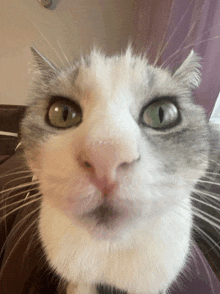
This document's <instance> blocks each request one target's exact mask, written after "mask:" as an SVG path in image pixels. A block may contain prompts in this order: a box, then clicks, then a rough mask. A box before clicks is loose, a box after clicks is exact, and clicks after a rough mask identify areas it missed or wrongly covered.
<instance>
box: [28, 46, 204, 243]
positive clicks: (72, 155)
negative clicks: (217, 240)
mask: <svg viewBox="0 0 220 294" xmlns="http://www.w3.org/2000/svg"><path fill="white" fill-rule="evenodd" d="M34 54H35V56H36V59H37V62H38V67H39V69H40V72H39V73H38V77H37V78H36V80H35V85H34V87H33V89H32V95H33V100H32V103H31V104H30V106H29V108H28V111H27V115H26V117H25V119H24V121H23V123H22V144H23V145H24V148H25V154H26V158H27V161H28V164H29V166H30V167H31V169H32V170H33V172H34V174H35V176H36V177H37V178H38V179H39V181H40V191H41V192H42V194H43V198H44V201H46V202H48V203H50V205H51V206H53V207H56V208H57V209H59V210H60V211H61V212H62V213H63V214H64V215H65V216H66V217H68V218H69V219H71V221H72V222H73V223H74V224H75V225H77V226H79V227H81V228H83V229H84V230H86V231H87V232H89V234H91V235H92V236H93V237H95V238H101V239H115V238H118V237H120V236H121V235H122V234H123V233H125V232H127V231H130V230H135V229H136V228H137V227H138V226H141V225H146V224H148V225H150V223H151V222H153V221H155V220H156V219H157V218H159V217H161V215H164V214H166V213H167V212H168V211H169V210H171V209H175V207H178V206H181V205H183V203H184V201H185V200H186V199H188V198H189V195H190V193H191V191H192V188H193V186H194V184H195V183H196V181H197V180H198V179H199V178H200V177H201V176H202V175H203V173H204V171H205V169H206V168H207V164H208V153H209V145H208V126H207V121H206V117H205V114H204V111H203V110H202V108H201V107H200V106H197V105H195V104H194V103H193V100H192V98H191V92H192V89H193V88H195V87H197V86H198V84H199V71H198V68H199V63H198V58H197V56H196V55H195V54H194V53H193V52H191V54H190V55H189V56H188V58H187V59H186V60H185V61H184V63H183V64H182V65H181V67H180V68H179V69H178V70H177V71H176V72H175V73H171V72H169V71H168V70H165V69H160V68H155V67H153V66H151V65H149V64H148V63H147V60H146V59H145V58H141V57H138V56H133V55H132V52H131V49H130V48H129V49H128V50H127V52H126V53H125V54H124V55H121V56H113V57H106V56H104V55H103V54H102V53H100V52H99V51H97V50H94V51H93V52H92V53H91V55H90V56H89V57H88V59H87V60H83V59H82V60H81V61H80V62H79V63H78V64H75V65H73V66H69V67H67V68H65V69H57V68H56V67H55V66H54V65H52V64H50V63H49V62H48V61H46V60H44V58H43V57H42V56H40V55H39V53H38V52H36V51H35V52H34ZM189 209H190V207H186V210H189Z"/></svg>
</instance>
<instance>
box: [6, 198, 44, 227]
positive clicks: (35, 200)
mask: <svg viewBox="0 0 220 294" xmlns="http://www.w3.org/2000/svg"><path fill="white" fill-rule="evenodd" d="M40 195H41V193H37V194H35V196H36V197H37V196H40ZM41 198H42V195H41V197H38V198H37V199H34V200H31V201H29V202H27V203H25V204H23V205H21V206H19V207H17V208H15V209H13V210H12V211H10V212H9V213H7V214H5V215H4V216H3V217H1V218H0V222H1V221H3V220H4V219H6V218H7V217H8V216H9V215H11V214H12V213H14V212H15V211H17V210H19V209H21V208H23V207H25V206H27V205H29V204H31V203H34V202H37V201H39V200H40V199H41Z"/></svg>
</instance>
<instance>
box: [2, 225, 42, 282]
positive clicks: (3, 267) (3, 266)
mask: <svg viewBox="0 0 220 294" xmlns="http://www.w3.org/2000/svg"><path fill="white" fill-rule="evenodd" d="M37 222H38V219H36V220H34V221H33V222H32V224H30V225H29V226H28V228H27V229H26V230H25V231H24V233H23V234H22V235H21V237H20V238H19V239H18V240H17V242H16V243H15V245H14V246H13V248H12V250H11V252H10V253H9V255H8V257H7V259H6V261H5V263H4V264H3V265H2V268H1V271H0V278H1V276H2V273H3V271H4V269H5V267H6V264H7V263H8V261H9V259H10V257H11V255H12V253H13V251H14V249H15V248H16V246H17V245H18V243H19V242H20V241H21V239H22V238H23V237H24V236H25V234H26V233H27V232H28V231H29V230H30V228H31V227H33V225H35V224H36V223H37Z"/></svg>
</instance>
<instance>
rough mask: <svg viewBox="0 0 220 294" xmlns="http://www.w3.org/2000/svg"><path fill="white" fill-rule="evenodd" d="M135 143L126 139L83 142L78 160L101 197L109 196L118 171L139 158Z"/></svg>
mask: <svg viewBox="0 0 220 294" xmlns="http://www.w3.org/2000/svg"><path fill="white" fill-rule="evenodd" d="M135 145H136V144H134V142H131V141H130V140H126V139H124V140H121V139H120V140H117V141H116V140H114V141H113V140H108V139H106V140H105V141H103V140H102V142H101V143H100V142H99V141H95V142H94V141H93V142H90V143H86V142H84V146H82V147H83V148H82V150H83V151H81V153H80V155H79V157H78V161H79V163H80V165H81V167H82V168H83V169H84V170H85V171H86V172H87V173H88V175H89V176H90V179H91V182H92V183H93V184H94V185H95V186H96V187H97V189H98V190H100V191H101V192H102V195H103V197H106V196H110V195H111V193H112V192H113V190H114V189H115V188H116V186H117V182H118V181H117V173H118V171H119V170H120V169H123V170H124V171H125V170H126V169H127V168H128V167H129V166H130V165H131V164H133V163H134V162H135V161H136V160H137V159H138V158H139V154H138V151H137V148H136V146H135Z"/></svg>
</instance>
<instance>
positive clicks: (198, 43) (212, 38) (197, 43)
mask: <svg viewBox="0 0 220 294" xmlns="http://www.w3.org/2000/svg"><path fill="white" fill-rule="evenodd" d="M219 37H220V36H215V37H211V38H208V39H206V40H202V41H199V42H195V43H194V42H192V43H191V44H189V45H187V46H185V47H183V48H181V49H179V50H177V51H176V52H174V53H173V54H172V55H170V56H169V57H168V58H167V60H166V61H164V62H163V63H162V65H161V66H160V67H161V68H162V67H164V65H165V64H166V63H167V62H168V61H169V60H170V58H172V57H173V56H175V55H176V54H178V53H179V52H181V51H185V50H187V49H188V48H190V47H192V46H195V45H200V44H202V43H204V42H208V41H214V39H218V38H219Z"/></svg>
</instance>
